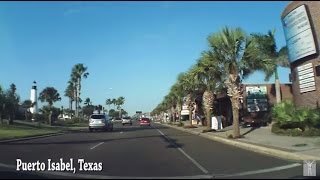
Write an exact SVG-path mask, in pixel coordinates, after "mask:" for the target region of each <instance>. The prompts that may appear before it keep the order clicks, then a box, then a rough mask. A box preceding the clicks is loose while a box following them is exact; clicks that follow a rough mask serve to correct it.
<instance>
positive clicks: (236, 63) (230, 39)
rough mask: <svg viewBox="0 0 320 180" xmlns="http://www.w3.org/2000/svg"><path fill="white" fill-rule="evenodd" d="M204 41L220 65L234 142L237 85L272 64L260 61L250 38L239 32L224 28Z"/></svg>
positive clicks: (239, 29)
mask: <svg viewBox="0 0 320 180" xmlns="http://www.w3.org/2000/svg"><path fill="white" fill-rule="evenodd" d="M208 41H209V45H210V50H211V51H212V54H213V55H214V57H215V58H216V59H217V61H218V62H219V63H220V64H221V65H223V67H224V73H225V75H226V76H227V77H226V80H225V85H226V87H227V89H228V93H227V94H228V96H229V97H230V100H231V104H232V114H233V137H234V138H238V137H240V128H239V106H240V102H239V99H240V98H241V94H240V83H241V81H242V80H243V79H244V78H246V77H247V76H248V75H249V74H251V73H253V72H254V71H255V70H264V69H265V66H266V64H272V63H271V62H269V61H268V60H267V59H264V57H265V56H263V55H261V51H260V50H259V48H258V47H257V43H256V41H254V38H252V36H247V35H246V33H245V32H244V31H243V30H242V29H241V28H235V29H232V28H228V27H225V28H223V29H222V30H221V31H219V32H217V33H214V34H212V35H210V36H209V37H208Z"/></svg>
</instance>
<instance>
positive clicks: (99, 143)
mask: <svg viewBox="0 0 320 180" xmlns="http://www.w3.org/2000/svg"><path fill="white" fill-rule="evenodd" d="M103 143H104V142H101V143H99V144H97V145H95V146H93V147H92V148H90V149H94V148H96V147H98V146H100V145H101V144H103Z"/></svg>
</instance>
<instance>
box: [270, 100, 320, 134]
mask: <svg viewBox="0 0 320 180" xmlns="http://www.w3.org/2000/svg"><path fill="white" fill-rule="evenodd" d="M272 116H273V117H272V118H273V119H274V120H275V121H276V122H277V123H278V125H279V127H280V128H281V129H295V128H299V129H302V130H304V129H305V128H311V127H318V128H320V110H319V109H308V108H295V106H294V104H293V102H292V101H290V100H286V101H283V102H281V103H279V104H276V105H275V106H274V107H273V108H272Z"/></svg>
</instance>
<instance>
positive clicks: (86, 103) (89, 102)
mask: <svg viewBox="0 0 320 180" xmlns="http://www.w3.org/2000/svg"><path fill="white" fill-rule="evenodd" d="M84 104H85V105H87V107H89V106H90V105H92V102H91V100H90V98H86V100H85V101H84Z"/></svg>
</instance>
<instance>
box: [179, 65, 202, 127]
mask: <svg viewBox="0 0 320 180" xmlns="http://www.w3.org/2000/svg"><path fill="white" fill-rule="evenodd" d="M178 83H179V86H181V88H182V89H183V91H184V92H186V94H187V97H186V104H187V105H188V109H189V121H190V125H192V110H193V104H192V102H193V98H194V92H195V90H196V89H197V87H198V86H197V82H196V78H195V71H194V68H193V67H192V68H191V69H189V71H188V72H186V73H180V74H179V75H178Z"/></svg>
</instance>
